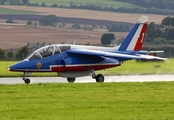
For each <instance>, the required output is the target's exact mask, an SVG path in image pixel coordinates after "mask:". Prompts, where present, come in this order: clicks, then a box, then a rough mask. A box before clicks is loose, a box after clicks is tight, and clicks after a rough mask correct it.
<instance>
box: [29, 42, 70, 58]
mask: <svg viewBox="0 0 174 120" xmlns="http://www.w3.org/2000/svg"><path fill="white" fill-rule="evenodd" d="M69 49H70V46H68V45H50V46H45V47H42V48H40V49H38V50H36V51H35V52H34V53H32V54H31V55H30V56H28V57H27V58H26V59H28V60H29V61H31V60H38V59H42V58H46V57H49V56H52V55H54V54H58V53H60V52H63V51H66V50H69Z"/></svg>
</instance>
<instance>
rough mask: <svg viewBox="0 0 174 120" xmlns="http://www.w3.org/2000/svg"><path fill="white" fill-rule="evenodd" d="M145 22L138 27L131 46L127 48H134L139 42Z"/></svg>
mask: <svg viewBox="0 0 174 120" xmlns="http://www.w3.org/2000/svg"><path fill="white" fill-rule="evenodd" d="M143 26H144V24H140V25H139V27H138V30H137V31H136V33H135V35H134V37H133V38H132V40H131V42H130V44H129V46H128V47H127V50H134V48H135V45H136V44H137V41H138V38H139V37H140V33H141V31H142V28H143Z"/></svg>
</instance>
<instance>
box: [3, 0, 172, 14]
mask: <svg viewBox="0 0 174 120" xmlns="http://www.w3.org/2000/svg"><path fill="white" fill-rule="evenodd" d="M120 1H122V0H120ZM122 2H127V3H131V4H135V5H140V6H142V7H144V8H138V7H136V8H133V7H132V8H129V7H119V8H114V7H111V6H107V5H105V6H103V5H96V4H84V5H83V4H79V3H75V2H70V4H69V5H58V4H56V3H55V4H52V5H51V7H55V8H56V7H59V8H72V9H87V10H98V11H111V12H123V13H143V14H147V13H148V14H162V15H174V11H172V10H173V9H174V1H171V0H153V1H151V0H124V1H122ZM8 3H9V4H10V5H27V6H41V7H50V6H48V5H46V4H45V2H43V3H42V4H41V5H39V4H38V3H30V1H29V0H0V4H2V5H4V4H8ZM151 3H152V4H151Z"/></svg>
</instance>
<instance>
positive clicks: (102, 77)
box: [95, 74, 105, 82]
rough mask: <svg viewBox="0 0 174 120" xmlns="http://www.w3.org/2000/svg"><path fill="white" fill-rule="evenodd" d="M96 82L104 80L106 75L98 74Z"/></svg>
mask: <svg viewBox="0 0 174 120" xmlns="http://www.w3.org/2000/svg"><path fill="white" fill-rule="evenodd" d="M95 79H96V82H104V79H105V78H104V76H103V75H102V74H98V75H97V76H96V77H95Z"/></svg>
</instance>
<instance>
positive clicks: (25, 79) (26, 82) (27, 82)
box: [22, 72, 30, 84]
mask: <svg viewBox="0 0 174 120" xmlns="http://www.w3.org/2000/svg"><path fill="white" fill-rule="evenodd" d="M28 74H29V73H27V72H24V75H23V78H22V80H24V82H25V84H30V79H29V78H26V76H27V75H28Z"/></svg>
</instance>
